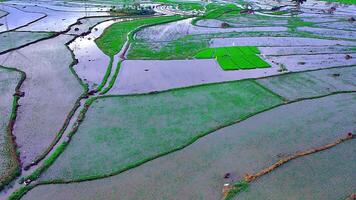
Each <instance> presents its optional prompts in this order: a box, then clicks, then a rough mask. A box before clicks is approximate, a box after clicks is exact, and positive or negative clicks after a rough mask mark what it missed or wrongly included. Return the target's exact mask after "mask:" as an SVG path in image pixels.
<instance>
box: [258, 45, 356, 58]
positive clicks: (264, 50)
mask: <svg viewBox="0 0 356 200" xmlns="http://www.w3.org/2000/svg"><path fill="white" fill-rule="evenodd" d="M258 49H259V50H260V52H261V54H263V55H268V56H286V55H309V54H337V53H340V54H346V53H355V52H356V49H355V48H353V47H344V46H308V47H259V48H258Z"/></svg>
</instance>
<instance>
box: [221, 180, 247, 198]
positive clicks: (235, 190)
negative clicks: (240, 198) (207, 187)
mask: <svg viewBox="0 0 356 200" xmlns="http://www.w3.org/2000/svg"><path fill="white" fill-rule="evenodd" d="M247 188H248V182H246V181H239V182H237V183H235V184H234V185H233V186H232V188H231V190H230V191H229V193H228V194H227V196H226V197H225V199H224V200H232V199H234V197H235V196H236V195H238V194H239V193H240V192H243V191H245V190H247Z"/></svg>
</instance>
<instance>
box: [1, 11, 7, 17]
mask: <svg viewBox="0 0 356 200" xmlns="http://www.w3.org/2000/svg"><path fill="white" fill-rule="evenodd" d="M7 14H8V13H7V12H6V11H3V10H0V18H1V17H3V16H5V15H7Z"/></svg>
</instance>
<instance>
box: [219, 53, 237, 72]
mask: <svg viewBox="0 0 356 200" xmlns="http://www.w3.org/2000/svg"><path fill="white" fill-rule="evenodd" d="M216 59H217V61H218V63H219V65H220V67H221V68H222V69H223V70H237V69H239V68H238V66H237V65H236V64H235V63H234V62H233V61H232V59H231V57H230V56H218V57H217V58H216Z"/></svg>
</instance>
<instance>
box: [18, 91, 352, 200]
mask: <svg viewBox="0 0 356 200" xmlns="http://www.w3.org/2000/svg"><path fill="white" fill-rule="evenodd" d="M350 103H351V104H350ZM354 103H355V95H354V94H352V95H350V94H340V95H335V96H330V97H325V98H320V99H315V100H307V101H303V102H298V103H293V104H290V105H285V106H281V107H278V108H275V109H273V110H270V111H267V112H264V113H261V114H258V115H256V116H254V117H251V118H249V119H247V120H245V121H243V122H241V123H239V124H236V125H233V126H229V127H226V128H224V129H221V130H218V131H216V132H214V133H211V134H209V135H208V136H206V137H204V138H202V139H200V140H198V141H197V142H196V143H194V144H192V145H191V146H189V147H187V148H185V149H183V150H181V151H178V152H175V153H172V154H169V155H167V156H164V157H162V158H158V159H155V160H153V161H151V162H148V163H146V164H143V165H142V166H139V167H137V168H135V169H132V170H129V171H127V172H124V173H122V174H120V175H117V176H113V177H109V178H105V179H101V180H94V181H88V182H81V183H72V184H56V185H47V186H39V187H37V188H35V189H34V190H32V191H31V192H30V193H28V194H27V195H26V196H25V197H24V199H26V200H32V199H36V198H51V199H58V200H59V199H71V198H78V199H116V198H117V197H121V198H123V199H141V198H144V199H166V198H167V197H169V198H170V199H182V198H183V199H219V198H221V195H222V193H221V191H222V188H223V184H224V183H229V182H230V183H233V182H234V181H238V180H240V179H241V178H243V175H244V174H245V173H247V172H255V171H258V170H260V169H262V168H264V167H267V166H269V165H270V164H272V163H273V162H275V161H277V160H278V159H279V158H281V157H283V156H286V155H288V154H289V153H294V152H296V151H300V150H304V149H309V148H312V147H314V146H320V145H323V144H326V143H329V142H332V141H334V139H335V138H336V137H340V136H343V135H344V134H345V133H347V132H349V131H355V127H354V126H353V125H352V116H354V117H355V114H354V113H353V112H352V104H354ZM291 113H294V114H291ZM256 124H258V126H256ZM345 145H346V146H350V145H347V144H345ZM336 148H337V147H336ZM346 149H348V150H350V148H346ZM346 149H345V150H346ZM348 150H346V151H348ZM331 151H333V150H331ZM327 152H328V151H326V152H325V154H328V153H327ZM351 152H352V151H351ZM351 152H349V153H347V154H345V155H351V154H352V153H351ZM332 155H333V154H332ZM342 158H347V157H344V156H342ZM306 159H308V158H306ZM335 159H337V156H335ZM342 160H343V161H344V162H345V167H346V166H348V167H349V170H348V172H350V170H352V168H353V167H351V166H352V165H353V162H352V161H353V160H352V159H345V160H344V159H342ZM324 161H327V159H324V160H323V162H322V163H324ZM291 164H292V163H291ZM320 164H321V163H320ZM298 166H300V165H298ZM318 166H319V165H318ZM337 166H338V164H335V168H336V167H337ZM308 167H309V166H308ZM308 167H304V169H303V172H305V173H308V174H310V173H312V171H307V170H308V169H314V170H317V168H312V166H310V168H308ZM325 167H326V166H325ZM286 169H288V167H286ZM320 169H324V168H323V167H321V168H320ZM277 170H278V169H277ZM329 172H332V170H330V171H329ZM338 172H339V173H340V175H341V172H342V171H338ZM226 173H230V174H231V176H230V178H227V179H225V178H224V175H225V174H226ZM276 173H278V172H277V171H276ZM296 173H298V172H296ZM349 175H351V174H349ZM270 177H271V178H270V179H269V180H271V179H273V177H275V176H274V175H273V174H271V175H270ZM330 177H331V176H330ZM274 180H276V182H277V181H278V180H279V179H274ZM299 180H300V179H299ZM307 180H310V179H307ZM351 180H352V179H348V181H351ZM338 181H339V180H338V179H336V180H335V181H334V180H333V179H331V180H328V181H326V182H327V183H328V184H332V185H333V186H335V187H337V189H338V191H343V190H344V188H345V189H347V188H352V184H351V185H347V186H344V185H342V184H340V185H335V184H337V183H338ZM300 182H302V183H303V185H307V186H308V185H309V184H313V186H316V185H315V184H318V183H320V184H323V179H316V180H311V181H306V182H304V181H302V180H300ZM324 184H325V183H324ZM266 186H267V185H266ZM269 187H272V186H269ZM302 188H303V187H302ZM302 188H299V189H302ZM273 189H274V190H276V192H277V191H278V192H280V191H279V190H278V188H277V187H276V188H273ZM299 189H298V191H299ZM324 192H325V193H326V194H329V193H332V190H328V191H324ZM177 194H179V195H177ZM326 194H324V195H326Z"/></svg>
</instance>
